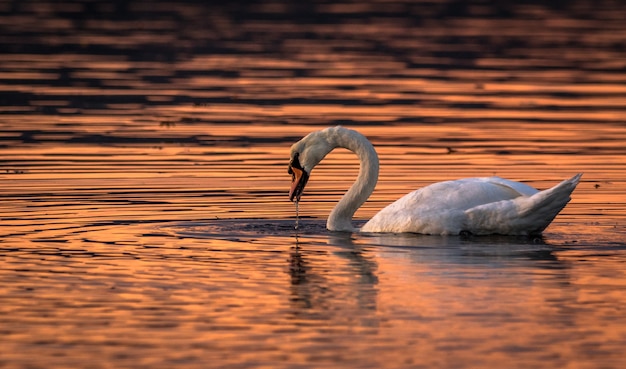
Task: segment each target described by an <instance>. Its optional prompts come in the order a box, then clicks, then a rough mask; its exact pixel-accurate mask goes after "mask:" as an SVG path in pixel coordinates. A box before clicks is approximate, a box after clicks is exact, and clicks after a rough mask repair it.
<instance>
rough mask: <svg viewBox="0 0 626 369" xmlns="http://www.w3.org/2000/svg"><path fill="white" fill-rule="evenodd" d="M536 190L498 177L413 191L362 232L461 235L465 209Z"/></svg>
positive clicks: (460, 180)
mask: <svg viewBox="0 0 626 369" xmlns="http://www.w3.org/2000/svg"><path fill="white" fill-rule="evenodd" d="M534 193H537V190H535V189H534V188H532V187H530V186H527V185H525V184H522V183H517V182H513V181H508V180H506V179H502V178H499V177H488V178H487V177H486V178H465V179H459V180H456V181H445V182H438V183H434V184H431V185H429V186H426V187H423V188H420V189H419V190H416V191H413V192H410V193H408V194H406V195H404V196H403V197H401V198H400V199H398V200H397V201H395V202H394V203H392V204H390V205H388V206H387V207H385V208H384V209H382V210H381V211H380V212H378V213H377V214H376V215H375V216H374V217H372V219H370V221H369V222H367V223H366V224H365V225H364V226H363V228H362V229H361V230H362V231H363V232H415V233H429V234H443V233H448V234H450V233H458V232H460V231H461V230H462V229H461V228H462V227H463V225H464V222H463V221H464V218H465V213H464V212H465V210H467V209H471V208H474V207H476V206H480V205H485V204H490V203H495V202H498V201H503V200H511V199H514V198H517V197H520V196H526V194H534Z"/></svg>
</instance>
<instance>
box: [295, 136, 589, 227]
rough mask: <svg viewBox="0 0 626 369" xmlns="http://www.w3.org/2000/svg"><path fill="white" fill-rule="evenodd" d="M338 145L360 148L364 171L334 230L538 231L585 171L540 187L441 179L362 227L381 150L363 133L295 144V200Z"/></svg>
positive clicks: (333, 219)
mask: <svg viewBox="0 0 626 369" xmlns="http://www.w3.org/2000/svg"><path fill="white" fill-rule="evenodd" d="M337 147H342V148H346V149H348V150H350V151H352V152H354V153H355V154H356V155H357V156H358V157H359V160H360V168H359V174H358V177H357V179H356V181H355V182H354V184H353V185H352V186H351V187H350V189H349V190H348V191H347V192H346V193H345V194H344V196H343V197H342V198H341V200H339V202H338V203H337V205H336V206H335V207H334V209H333V210H332V211H331V212H330V215H329V216H328V220H327V222H326V228H327V229H328V230H330V231H343V232H367V233H407V232H410V233H421V234H434V235H437V234H438V235H455V234H461V233H467V232H469V233H471V234H475V235H487V234H502V235H537V234H541V232H542V231H543V230H544V229H545V228H546V227H547V226H548V225H549V224H550V222H551V221H552V220H553V219H554V217H556V215H557V214H558V213H559V212H560V211H561V209H563V208H564V207H565V205H566V204H567V203H568V202H569V200H570V194H571V193H572V191H574V188H576V185H577V184H578V182H579V180H580V177H581V176H582V173H580V174H577V175H575V176H573V177H572V178H570V179H567V180H564V181H563V182H561V183H559V184H557V185H556V186H554V187H552V188H550V189H547V190H544V191H538V190H536V189H534V188H532V187H530V186H528V185H526V184H523V183H519V182H513V181H510V180H507V179H503V178H500V177H484V178H464V179H459V180H454V181H445V182H438V183H434V184H431V185H428V186H426V187H423V188H421V189H418V190H415V191H413V192H410V193H408V194H406V195H404V196H403V197H401V198H400V199H398V200H396V201H395V202H394V203H392V204H390V205H388V206H387V207H385V208H384V209H382V210H381V211H380V212H378V213H377V214H376V215H374V217H373V218H372V219H370V220H369V221H368V222H367V223H365V225H363V226H362V227H361V229H358V228H355V227H354V226H353V225H352V217H353V215H354V213H355V212H356V211H357V209H358V208H359V207H360V206H361V205H363V203H364V202H365V201H366V200H367V199H368V198H369V196H370V195H371V194H372V192H373V191H374V187H375V186H376V182H377V181H378V170H379V162H378V154H377V153H376V150H375V149H374V146H372V144H371V143H370V142H369V141H368V140H367V138H365V136H363V135H362V134H361V133H359V132H357V131H354V130H351V129H347V128H344V127H342V126H337V127H329V128H326V129H323V130H319V131H315V132H312V133H310V134H308V135H307V136H306V137H304V138H302V139H301V140H300V141H298V142H296V143H295V144H293V145H292V146H291V153H290V161H289V169H288V173H289V174H291V176H292V183H291V189H290V191H289V200H290V201H292V202H296V203H297V202H299V201H300V197H301V196H302V192H303V191H304V187H305V186H306V184H307V181H308V179H309V176H310V174H311V171H312V170H313V168H314V167H315V166H316V165H317V164H319V162H321V161H322V159H324V157H325V156H326V155H327V154H328V153H329V152H331V151H332V150H333V149H335V148H337Z"/></svg>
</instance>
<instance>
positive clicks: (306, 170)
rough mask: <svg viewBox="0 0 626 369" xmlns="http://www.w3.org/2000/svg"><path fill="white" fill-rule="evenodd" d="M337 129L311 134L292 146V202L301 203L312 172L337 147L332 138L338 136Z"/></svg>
mask: <svg viewBox="0 0 626 369" xmlns="http://www.w3.org/2000/svg"><path fill="white" fill-rule="evenodd" d="M337 128H338V127H332V128H327V129H324V130H321V131H316V132H312V133H309V134H308V135H307V136H306V137H304V138H303V139H301V140H300V141H298V142H296V143H295V144H293V146H291V154H290V159H289V170H288V172H289V174H291V189H290V191H289V200H290V201H300V196H302V191H304V186H306V183H307V181H308V180H309V175H310V174H311V171H312V170H313V168H314V167H315V166H316V165H317V164H319V162H320V161H322V159H324V157H325V156H326V155H327V154H328V153H329V152H331V151H332V150H333V149H334V148H335V147H336V145H334V144H333V140H332V137H333V135H335V134H336V132H335V130H336V129H337Z"/></svg>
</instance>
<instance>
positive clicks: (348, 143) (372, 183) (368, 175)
mask: <svg viewBox="0 0 626 369" xmlns="http://www.w3.org/2000/svg"><path fill="white" fill-rule="evenodd" d="M340 132H341V134H338V135H335V137H334V138H333V139H334V145H335V147H343V148H346V149H348V150H350V151H352V152H354V153H355V154H356V155H357V156H358V157H359V161H360V162H361V163H360V168H359V175H358V177H357V179H356V181H355V182H354V184H352V187H350V189H349V190H348V192H346V193H345V195H343V197H342V198H341V200H339V202H338V203H337V205H336V206H335V208H334V209H333V210H332V211H331V212H330V215H329V216H328V221H327V222H326V228H328V230H331V231H349V232H353V231H358V229H356V228H354V227H353V226H352V216H354V213H355V212H356V211H357V209H358V208H360V207H361V205H363V203H364V202H365V201H366V200H367V199H368V198H369V197H370V195H371V194H372V192H374V188H375V187H376V182H377V181H378V166H379V164H378V155H377V154H376V150H374V146H372V144H371V143H370V142H369V141H368V140H367V138H365V136H363V135H361V134H360V133H358V132H356V131H352V130H348V129H344V130H341V131H340Z"/></svg>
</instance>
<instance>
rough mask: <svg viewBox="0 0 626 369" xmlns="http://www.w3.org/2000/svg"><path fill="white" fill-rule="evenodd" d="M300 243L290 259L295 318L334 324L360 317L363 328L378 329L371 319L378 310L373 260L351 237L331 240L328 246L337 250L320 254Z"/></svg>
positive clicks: (329, 238) (338, 236) (336, 236)
mask: <svg viewBox="0 0 626 369" xmlns="http://www.w3.org/2000/svg"><path fill="white" fill-rule="evenodd" d="M298 242H299V243H298V244H296V245H295V246H294V247H292V248H291V252H290V258H289V274H290V282H291V303H292V307H293V308H294V310H293V314H294V316H296V317H298V318H300V319H305V318H306V319H316V320H317V319H325V320H334V321H336V320H342V319H355V318H356V317H358V319H359V320H360V324H361V325H364V326H368V327H371V326H372V325H377V323H375V322H373V321H372V318H371V317H372V314H371V312H374V311H376V306H377V303H376V300H377V289H376V285H377V284H378V277H377V275H376V270H377V264H376V262H375V260H374V256H373V255H371V254H370V253H369V252H368V251H367V250H365V249H364V248H362V247H361V246H359V245H355V244H354V243H353V242H352V238H351V236H350V234H349V233H343V234H337V235H331V236H329V237H328V239H327V242H328V244H329V245H333V246H338V247H339V248H338V249H337V248H335V249H332V250H323V251H320V249H319V248H318V247H307V246H308V245H307V242H311V241H310V239H299V240H298ZM329 257H331V258H334V259H335V260H334V262H331V261H330V260H328V259H329ZM365 312H369V313H365ZM366 317H367V318H366Z"/></svg>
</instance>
